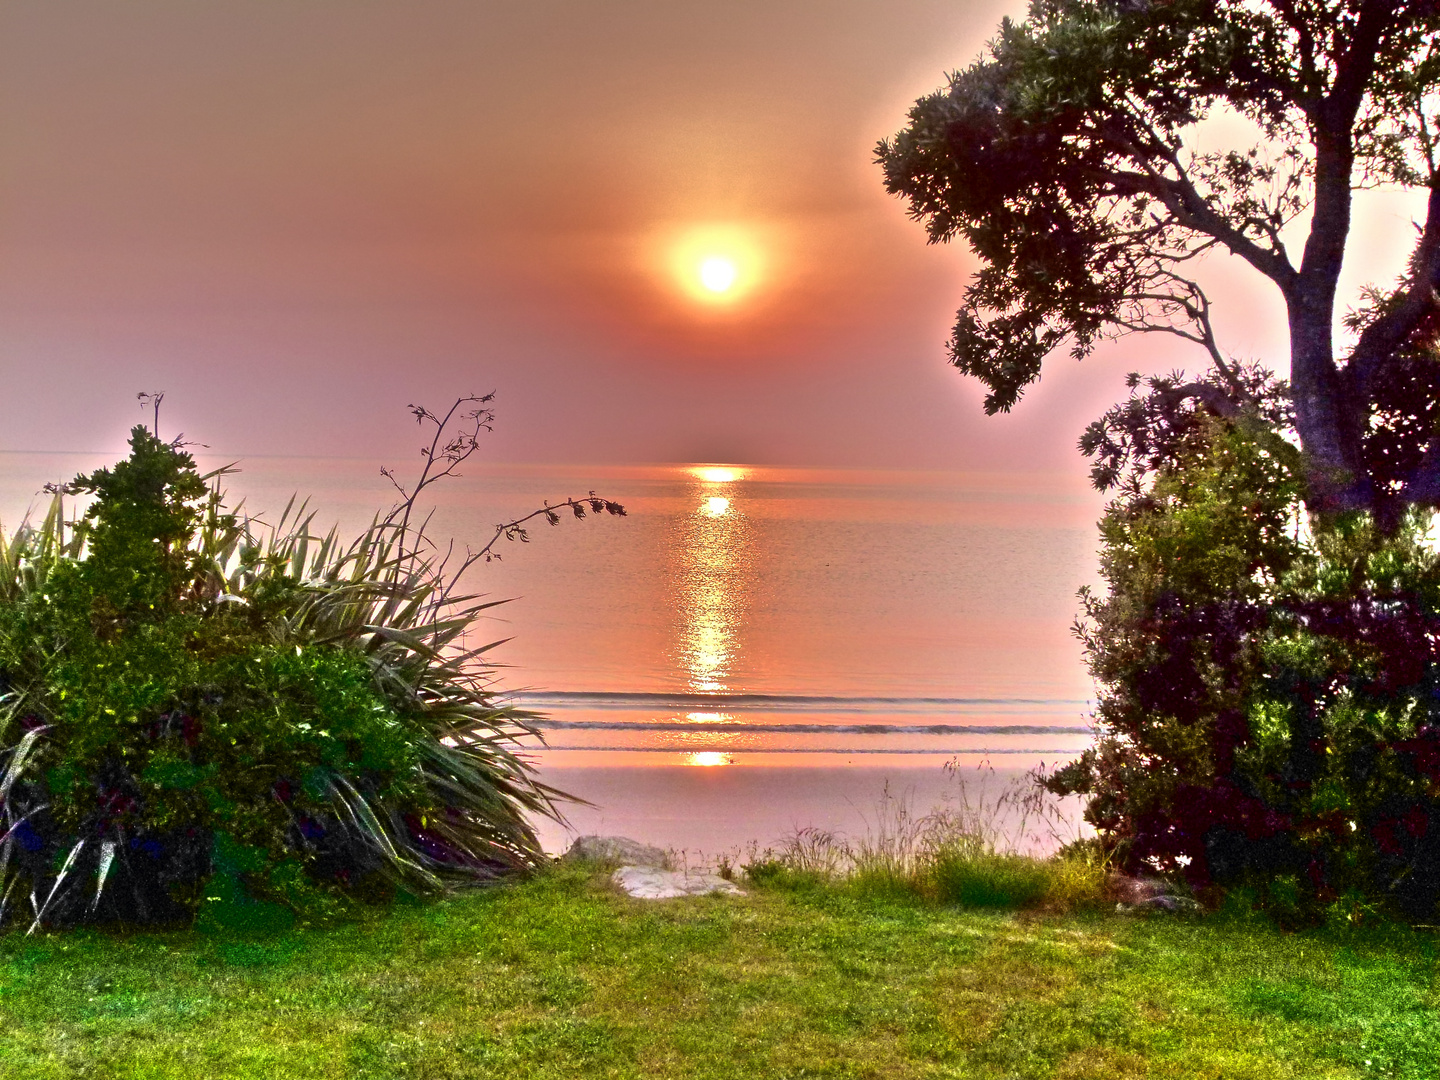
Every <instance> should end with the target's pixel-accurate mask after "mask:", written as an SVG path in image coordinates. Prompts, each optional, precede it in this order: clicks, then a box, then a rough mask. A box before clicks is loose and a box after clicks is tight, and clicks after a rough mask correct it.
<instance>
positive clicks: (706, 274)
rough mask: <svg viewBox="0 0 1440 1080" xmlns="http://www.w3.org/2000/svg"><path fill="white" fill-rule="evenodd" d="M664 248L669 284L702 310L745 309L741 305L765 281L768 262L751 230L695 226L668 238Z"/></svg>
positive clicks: (745, 305)
mask: <svg viewBox="0 0 1440 1080" xmlns="http://www.w3.org/2000/svg"><path fill="white" fill-rule="evenodd" d="M666 247H667V248H668V251H667V253H666V256H665V261H666V262H668V263H669V269H670V273H671V274H672V275H673V278H672V280H674V281H676V282H677V283H678V284H679V286H680V288H681V290H682V291H684V292H685V293H687V294H688V295H689V296H690V297H691V299H692V300H696V301H699V302H700V303H701V304H702V305H703V306H705V307H709V308H729V307H735V308H736V309H737V310H740V309H744V308H746V307H748V306H749V305H748V304H743V303H741V301H744V300H746V299H748V298H750V297H751V296H752V295H753V294H754V292H755V290H756V289H757V288H758V287H759V286H760V285H761V284H762V283H763V282H764V281H765V280H766V266H767V260H766V259H765V258H764V257H763V254H762V245H761V243H760V241H759V239H758V234H757V233H756V231H755V230H754V229H750V228H746V227H744V226H741V225H704V226H695V227H692V228H689V229H686V230H683V231H679V232H676V233H672V234H670V237H669V239H668V241H667V242H666Z"/></svg>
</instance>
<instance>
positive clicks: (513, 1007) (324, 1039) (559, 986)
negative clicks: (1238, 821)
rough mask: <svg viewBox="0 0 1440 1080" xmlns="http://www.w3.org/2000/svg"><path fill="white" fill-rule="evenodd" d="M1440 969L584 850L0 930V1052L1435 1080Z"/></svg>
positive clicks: (103, 1068)
mask: <svg viewBox="0 0 1440 1080" xmlns="http://www.w3.org/2000/svg"><path fill="white" fill-rule="evenodd" d="M1435 976H1436V954H1435V948H1434V944H1433V939H1432V938H1431V937H1429V936H1426V935H1424V934H1423V933H1422V932H1417V931H1404V930H1398V929H1397V930H1392V931H1388V932H1386V933H1383V934H1375V935H1371V936H1370V937H1366V938H1361V937H1356V936H1349V937H1338V936H1335V935H1333V934H1329V933H1313V934H1292V935H1286V934H1282V933H1280V932H1279V931H1277V930H1274V929H1272V928H1270V927H1268V926H1264V925H1252V924H1242V923H1222V922H1218V921H1213V920H1168V919H1158V918H1157V919H1150V920H1143V919H1134V918H1122V917H1117V916H1114V915H1104V914H1089V915H1071V916H1036V915H1017V914H1015V913H1007V912H998V911H972V910H964V909H958V908H953V907H950V908H946V907H939V906H934V905H927V904H924V903H921V902H918V901H914V900H910V901H903V900H902V901H895V900H885V899H883V898H875V897H873V896H871V897H867V896H864V895H861V894H859V893H857V892H856V891H854V890H853V889H847V888H845V887H837V886H831V885H822V884H811V885H809V886H804V885H796V886H793V887H789V888H779V887H772V888H766V889H756V890H753V891H752V894H751V896H749V897H747V898H745V899H740V900H727V899H713V898H706V899H696V900H686V901H668V902H662V903H645V902H641V901H635V900H630V899H628V898H626V897H623V896H620V895H617V894H615V893H614V892H613V891H612V890H611V889H610V888H609V887H608V885H607V883H606V881H605V878H604V877H603V875H595V874H590V873H587V872H585V871H582V870H565V871H556V872H554V873H550V874H547V875H546V876H544V877H542V878H540V879H538V880H535V881H532V882H530V883H528V884H524V885H519V886H510V887H499V888H495V889H492V890H489V891H483V892H474V893H469V894H466V895H462V896H457V897H454V898H451V899H448V900H444V901H441V902H437V903H433V904H429V905H425V906H412V907H404V906H402V907H398V908H395V909H393V910H391V911H389V912H383V913H381V912H376V913H373V914H371V915H368V916H366V917H365V918H363V919H361V920H360V921H358V922H355V923H349V924H346V925H343V926H337V927H332V928H330V929H326V930H297V931H293V932H290V933H287V934H285V935H283V936H279V937H274V938H268V939H256V940H250V941H241V940H224V939H219V938H210V937H205V936H203V935H198V934H191V933H185V934H158V933H146V934H136V935H130V936H117V935H114V934H105V933H100V932H95V931H82V932H73V933H69V934H65V935H55V936H50V937H39V936H37V937H32V938H24V937H21V936H19V935H15V934H12V935H9V936H7V937H4V938H0V1076H3V1077H17V1078H18V1077H25V1078H27V1080H45V1078H50V1077H71V1076H76V1077H79V1076H85V1077H147V1078H148V1077H156V1078H158V1077H184V1078H186V1080H189V1078H191V1077H207V1078H221V1077H285V1078H289V1077H337V1078H339V1077H344V1078H347V1080H350V1078H355V1080H359V1078H365V1077H377V1078H378V1077H437V1078H438V1077H445V1078H451V1077H507V1078H512V1077H556V1078H560V1077H564V1078H573V1077H591V1076H595V1077H599V1076H614V1077H632V1076H634V1077H679V1076H694V1077H737V1078H738V1077H745V1078H753V1077H766V1078H769V1077H777V1078H778V1077H885V1078H890V1077H932V1076H934V1077H941V1076H954V1077H966V1078H972V1077H974V1078H985V1077H997V1078H998V1077H1066V1078H1080V1077H1094V1078H1102V1077H1103V1078H1107V1080H1108V1078H1113V1077H1142V1076H1144V1077H1209V1078H1219V1077H1224V1078H1226V1080H1239V1078H1244V1077H1254V1078H1265V1080H1273V1078H1277V1077H1360V1076H1399V1077H1414V1078H1419V1077H1431V1076H1435V1075H1436V1073H1437V1068H1440V1066H1437V1063H1440V1018H1437V1014H1436V1011H1435V1006H1436V996H1435ZM1367 1062H1368V1065H1367Z"/></svg>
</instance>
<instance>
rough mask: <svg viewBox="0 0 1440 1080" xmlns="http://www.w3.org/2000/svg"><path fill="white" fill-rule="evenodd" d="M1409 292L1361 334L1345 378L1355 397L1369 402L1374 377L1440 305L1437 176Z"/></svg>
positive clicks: (1439, 191) (1439, 179)
mask: <svg viewBox="0 0 1440 1080" xmlns="http://www.w3.org/2000/svg"><path fill="white" fill-rule="evenodd" d="M1412 264H1413V266H1414V270H1413V274H1412V280H1411V282H1410V286H1409V288H1407V289H1406V290H1405V294H1404V296H1402V297H1401V299H1400V302H1399V303H1398V304H1396V305H1395V306H1394V307H1393V308H1391V309H1390V310H1389V311H1387V312H1385V313H1384V314H1382V315H1381V316H1379V317H1378V318H1377V319H1376V320H1375V321H1374V322H1372V323H1371V324H1370V325H1369V326H1367V327H1366V328H1365V329H1364V330H1363V331H1361V333H1360V337H1359V340H1357V341H1356V342H1355V348H1354V350H1352V352H1351V354H1350V363H1349V365H1348V366H1347V368H1346V374H1347V376H1348V378H1349V379H1350V383H1351V386H1352V388H1353V392H1354V393H1355V395H1356V396H1357V397H1358V398H1359V399H1360V400H1362V401H1369V400H1370V390H1371V387H1372V385H1373V384H1374V381H1375V376H1376V375H1377V374H1378V373H1379V371H1380V370H1381V369H1382V368H1383V367H1384V366H1385V365H1386V364H1387V363H1389V362H1390V361H1391V360H1392V359H1393V358H1394V356H1395V354H1396V351H1397V350H1398V349H1399V348H1400V347H1401V346H1402V345H1404V343H1405V342H1406V340H1408V339H1409V337H1410V335H1411V334H1412V333H1414V331H1415V328H1416V327H1417V326H1419V325H1420V322H1421V320H1423V319H1424V318H1425V316H1426V315H1427V314H1428V313H1429V312H1431V311H1432V310H1433V309H1434V307H1435V305H1436V304H1437V303H1440V291H1437V290H1440V176H1432V177H1431V180H1430V198H1429V199H1428V205H1427V207H1426V213H1425V227H1424V229H1423V230H1422V231H1421V234H1420V241H1419V243H1418V244H1417V245H1416V248H1415V255H1414V257H1413V260H1412Z"/></svg>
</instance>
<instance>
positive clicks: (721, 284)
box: [700, 255, 736, 293]
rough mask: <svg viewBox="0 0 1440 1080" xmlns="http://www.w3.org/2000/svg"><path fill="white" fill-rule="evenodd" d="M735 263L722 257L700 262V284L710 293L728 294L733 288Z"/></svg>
mask: <svg viewBox="0 0 1440 1080" xmlns="http://www.w3.org/2000/svg"><path fill="white" fill-rule="evenodd" d="M735 277H736V270H735V263H734V262H733V261H732V260H730V259H727V258H726V257H725V256H723V255H711V256H709V257H708V258H705V259H702V260H700V284H701V285H704V286H705V288H707V289H709V290H710V291H711V292H715V293H723V292H728V291H729V290H730V289H732V288H734V287H735Z"/></svg>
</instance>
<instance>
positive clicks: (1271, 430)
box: [1050, 387, 1440, 921]
mask: <svg viewBox="0 0 1440 1080" xmlns="http://www.w3.org/2000/svg"><path fill="white" fill-rule="evenodd" d="M1163 389H1164V388H1163V387H1162V388H1161V392H1162V393H1163ZM1156 396H1157V397H1158V396H1159V395H1158V394H1157V395H1156ZM1161 426H1162V427H1163V425H1161ZM1283 431H1284V425H1283V422H1277V421H1276V420H1275V418H1273V417H1272V418H1271V420H1270V421H1262V420H1261V419H1260V418H1258V417H1256V416H1254V415H1253V414H1251V415H1249V416H1241V417H1240V418H1238V419H1237V420H1235V421H1225V420H1221V419H1219V418H1218V417H1210V416H1206V415H1205V414H1203V413H1196V414H1194V415H1191V416H1190V417H1188V418H1187V419H1186V422H1185V423H1183V424H1180V425H1176V426H1174V427H1172V428H1171V429H1170V430H1169V431H1168V432H1167V431H1163V430H1162V431H1159V432H1158V434H1157V432H1156V431H1155V430H1152V431H1151V432H1150V435H1151V442H1150V444H1149V448H1148V451H1147V453H1148V455H1149V456H1148V457H1147V458H1146V460H1144V461H1137V457H1138V456H1137V455H1134V454H1131V456H1130V460H1131V475H1130V478H1129V482H1128V483H1127V484H1126V485H1124V486H1123V487H1122V490H1121V493H1120V495H1119V497H1118V498H1117V499H1116V500H1115V501H1114V502H1113V503H1112V504H1111V505H1110V507H1109V508H1108V510H1107V512H1106V515H1105V518H1104V520H1103V522H1102V525H1101V538H1102V545H1103V546H1102V554H1101V569H1102V573H1103V574H1104V577H1105V579H1106V581H1107V583H1108V586H1109V587H1108V592H1107V595H1105V596H1104V597H1092V596H1086V597H1085V598H1084V603H1085V611H1084V620H1083V622H1082V623H1081V625H1080V627H1079V631H1080V634H1081V637H1082V640H1083V641H1084V643H1085V646H1086V652H1087V657H1088V660H1089V664H1090V669H1091V671H1092V673H1093V674H1094V676H1095V678H1096V681H1097V683H1098V684H1099V686H1100V698H1099V704H1098V709H1097V711H1096V715H1095V720H1096V725H1097V729H1098V738H1097V742H1096V746H1095V748H1094V749H1093V750H1091V751H1089V752H1087V753H1086V754H1085V755H1083V756H1082V757H1081V758H1080V760H1079V761H1077V762H1075V763H1073V764H1072V765H1070V766H1068V767H1066V768H1064V769H1062V770H1060V771H1059V772H1058V773H1056V774H1055V775H1054V776H1053V777H1052V778H1051V780H1050V787H1051V789H1052V790H1053V791H1055V792H1057V793H1062V794H1064V793H1081V794H1085V795H1088V796H1089V797H1090V800H1089V804H1088V807H1087V811H1086V814H1087V817H1088V819H1089V820H1090V821H1091V822H1092V823H1093V824H1094V825H1095V827H1096V828H1097V829H1098V830H1099V831H1100V833H1101V835H1102V836H1103V837H1104V838H1105V839H1106V841H1107V843H1108V844H1109V845H1110V846H1111V848H1112V849H1113V850H1114V852H1115V854H1116V856H1117V858H1118V860H1119V861H1120V862H1121V863H1122V864H1123V865H1124V866H1125V867H1126V868H1128V869H1130V870H1140V869H1149V870H1151V871H1155V870H1158V871H1161V872H1177V873H1178V872H1183V873H1184V874H1185V875H1186V876H1187V877H1188V878H1189V879H1190V881H1191V883H1192V884H1193V885H1194V886H1195V887H1196V888H1197V889H1200V890H1206V889H1209V890H1211V891H1212V892H1217V891H1218V892H1226V891H1229V892H1237V894H1238V893H1239V892H1243V894H1244V895H1247V896H1253V897H1255V898H1256V900H1257V902H1258V903H1260V904H1261V905H1262V906H1265V907H1268V908H1270V909H1271V910H1273V911H1274V912H1276V913H1277V915H1279V916H1280V917H1282V918H1283V919H1285V920H1286V921H1314V920H1318V919H1320V918H1322V917H1324V916H1325V912H1326V909H1327V908H1329V907H1331V906H1333V905H1335V904H1343V905H1348V908H1347V910H1364V908H1365V904H1366V903H1371V904H1375V903H1379V904H1381V905H1383V906H1386V907H1388V908H1390V909H1391V910H1393V911H1397V912H1399V913H1401V914H1404V915H1406V916H1408V917H1410V918H1416V919H1426V920H1429V919H1433V918H1434V917H1435V915H1436V909H1437V903H1440V558H1437V554H1436V551H1435V548H1434V546H1433V545H1432V544H1431V543H1430V541H1429V540H1428V530H1429V526H1430V522H1431V517H1430V515H1429V514H1428V513H1421V512H1418V511H1416V512H1411V513H1410V514H1409V515H1408V516H1405V517H1402V518H1400V519H1398V520H1395V521H1391V522H1377V521H1375V520H1374V519H1372V518H1371V517H1370V516H1368V515H1365V514H1358V513H1349V514H1340V515H1330V516H1317V517H1311V518H1309V520H1308V529H1306V528H1304V527H1303V522H1304V520H1305V519H1304V517H1303V515H1302V502H1301V500H1302V497H1303V494H1304V491H1303V486H1302V484H1301V482H1300V479H1299V477H1300V475H1301V473H1300V472H1299V466H1300V463H1299V460H1298V456H1297V452H1296V451H1294V449H1293V448H1291V447H1289V446H1288V445H1287V444H1286V443H1285V442H1284V441H1283V440H1282V439H1281V438H1280V437H1279V436H1280V435H1281V434H1283ZM1096 446H1098V443H1095V442H1092V449H1094V448H1095V447H1096ZM1132 449H1133V448H1132ZM1217 898H1218V897H1217ZM1357 904H1358V905H1359V906H1358V907H1357V906H1356V905H1357Z"/></svg>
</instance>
